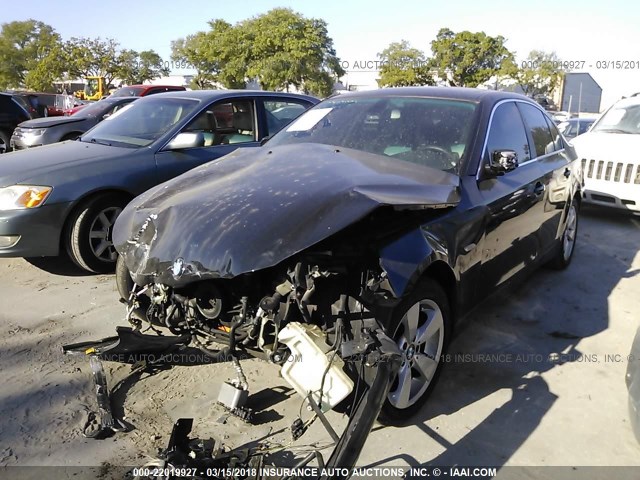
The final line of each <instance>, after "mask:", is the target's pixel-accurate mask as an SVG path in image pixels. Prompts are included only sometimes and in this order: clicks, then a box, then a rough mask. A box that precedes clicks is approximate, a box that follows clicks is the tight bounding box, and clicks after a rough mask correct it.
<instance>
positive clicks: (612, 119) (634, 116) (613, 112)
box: [591, 104, 640, 134]
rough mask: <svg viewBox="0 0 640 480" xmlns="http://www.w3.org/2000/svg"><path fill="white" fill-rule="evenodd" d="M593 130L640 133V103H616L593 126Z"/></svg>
mask: <svg viewBox="0 0 640 480" xmlns="http://www.w3.org/2000/svg"><path fill="white" fill-rule="evenodd" d="M591 131H592V132H608V133H631V134H639V133H640V104H636V105H628V104H627V105H624V104H622V105H615V106H614V107H612V108H611V109H610V110H609V111H607V113H605V114H604V115H603V116H602V118H601V119H600V121H599V122H598V123H597V124H596V125H595V126H594V127H593V129H592V130H591Z"/></svg>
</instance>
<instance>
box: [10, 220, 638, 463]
mask: <svg viewBox="0 0 640 480" xmlns="http://www.w3.org/2000/svg"><path fill="white" fill-rule="evenodd" d="M639 249H640V219H639V218H638V217H628V216H622V215H617V214H611V213H608V212H599V211H586V212H584V213H583V214H582V216H581V223H580V234H579V240H578V245H577V251H576V256H575V258H574V263H573V264H572V266H571V267H570V268H569V269H568V270H566V271H564V272H554V271H549V270H541V271H539V272H538V273H536V274H535V275H534V276H533V277H532V278H531V279H530V281H529V282H528V283H527V284H525V285H523V286H522V287H520V288H519V289H517V290H516V291H515V292H514V293H512V294H511V295H509V296H505V298H503V299H499V300H498V301H497V302H495V303H494V304H493V305H490V306H489V305H487V306H485V307H483V308H482V309H481V310H479V311H478V312H477V313H476V314H474V315H473V318H471V319H470V322H469V324H468V326H466V327H465V328H464V329H462V330H461V331H460V332H459V334H458V336H457V337H456V338H455V339H454V341H453V343H452V345H451V348H450V351H449V356H448V357H447V358H446V360H447V365H446V366H445V369H444V371H443V375H442V377H441V379H440V383H439V384H438V386H437V388H436V389H435V391H434V392H433V395H432V397H431V399H430V400H429V402H428V403H427V405H426V406H425V408H424V409H423V411H422V412H421V413H420V414H419V415H418V416H417V417H416V418H415V422H414V423H413V424H412V425H411V426H407V427H403V428H390V427H382V426H378V427H376V428H375V430H374V432H373V433H372V435H371V436H370V437H369V440H368V442H367V444H366V447H365V450H364V452H363V454H362V456H361V460H360V462H359V463H360V464H361V465H363V466H367V465H377V466H379V465H389V466H408V465H491V466H498V467H501V466H554V465H555V466H574V467H575V466H609V465H617V466H640V446H639V445H638V443H637V442H636V440H635V438H634V436H633V433H632V431H631V428H630V425H629V420H628V410H627V392H626V388H625V383H624V374H625V369H626V362H627V359H626V356H627V354H628V353H629V349H630V347H631V342H632V339H633V335H634V334H635V331H636V328H637V326H638V312H639V311H640V295H638V292H639V291H640V276H638V275H637V273H638V270H639V268H640V255H639V254H638V251H639ZM36 263H37V265H34V264H32V263H29V262H27V261H25V260H23V259H10V260H8V259H3V260H0V338H2V340H1V341H0V466H13V465H23V466H26V465H32V466H49V465H56V466H75V465H102V466H103V467H104V468H106V470H108V469H109V468H110V467H111V466H118V465H142V464H144V463H145V462H147V461H148V460H149V458H150V457H152V456H153V455H154V454H155V451H156V449H157V448H159V447H163V446H165V445H166V443H167V440H168V436H169V433H170V431H171V425H172V423H173V422H174V421H175V419H177V418H180V417H184V416H193V417H195V419H196V420H195V424H196V431H195V432H194V433H196V434H201V435H203V436H206V435H209V434H210V435H214V436H218V437H220V436H221V437H222V438H221V441H222V442H223V443H224V444H226V445H239V444H243V443H246V442H248V441H250V440H253V439H257V438H260V437H263V436H266V435H269V434H273V435H274V437H273V441H274V445H276V444H277V443H279V442H281V443H288V442H289V441H290V434H289V432H288V431H287V427H288V426H289V425H290V423H291V420H292V419H293V418H294V416H295V415H297V413H298V409H299V406H300V398H298V397H297V394H295V392H293V391H292V390H291V389H290V388H288V386H287V385H286V383H285V382H284V381H283V380H282V379H281V378H279V376H278V370H277V369H276V368H275V367H274V366H271V365H269V364H267V363H265V362H262V361H259V360H250V361H248V362H246V372H247V376H248V380H249V383H250V386H251V391H252V392H253V393H257V394H258V395H257V396H256V397H259V398H260V401H261V402H262V404H261V407H262V408H263V410H262V412H261V413H260V420H259V422H258V423H259V425H258V426H257V427H255V428H254V429H253V432H252V433H251V434H250V433H247V432H246V428H245V427H244V425H243V424H242V422H241V421H240V420H238V419H235V418H225V415H224V414H223V413H224V412H222V410H220V409H219V407H216V406H215V398H216V394H217V390H218V388H219V385H220V383H221V382H222V381H225V380H228V379H231V378H233V377H234V376H233V369H232V368H231V366H230V365H206V366H196V367H179V368H174V369H172V370H166V371H161V372H159V373H158V374H156V375H153V376H148V377H146V378H142V379H140V380H139V381H138V382H129V383H127V384H126V388H124V389H122V390H123V391H122V392H121V394H120V395H119V397H118V399H117V400H118V402H120V404H121V405H120V407H119V408H122V409H124V410H123V411H124V414H125V415H126V419H127V421H128V422H130V423H131V424H132V425H133V426H134V427H135V429H134V430H133V431H131V432H129V433H121V434H117V435H116V436H114V437H112V438H110V439H106V440H101V441H100V440H90V439H86V438H83V437H82V435H81V428H82V425H83V423H84V421H85V418H86V412H87V411H89V410H93V409H95V399H94V396H93V393H92V381H91V377H90V369H89V365H88V362H87V361H86V360H85V359H83V358H77V357H68V356H64V355H63V354H62V352H61V348H60V347H61V345H63V344H66V343H71V342H77V341H83V340H90V339H96V338H101V337H107V336H110V335H113V334H114V327H115V326H116V325H121V324H123V317H124V307H123V306H122V305H121V304H119V303H118V296H117V293H116V290H115V286H114V281H113V276H111V275H100V276H91V275H89V276H87V275H82V274H80V273H79V272H77V271H75V270H73V269H69V268H67V266H66V265H65V264H64V263H61V262H56V261H47V262H42V261H39V262H36ZM39 267H44V268H46V270H48V271H44V270H42V269H41V268H39ZM109 374H110V382H111V384H112V385H113V384H115V382H117V381H118V380H121V379H125V377H126V376H127V374H128V367H127V366H118V365H116V364H110V365H109ZM269 387H277V388H276V392H275V393H273V394H271V395H269V394H268V388H269ZM278 402H279V403H278ZM331 418H332V419H333V420H334V421H335V422H336V424H337V425H341V424H344V422H345V418H344V417H343V416H342V415H340V414H338V413H332V414H331ZM328 440H329V437H328V436H327V435H326V434H325V433H324V431H323V430H322V427H321V425H320V424H319V422H316V424H314V425H313V426H312V428H311V430H310V431H309V433H308V434H307V435H305V436H304V437H303V438H302V439H301V440H300V441H299V443H300V444H301V445H302V446H301V447H300V448H299V450H300V451H304V449H305V447H304V446H305V445H308V444H311V443H314V442H317V444H323V442H325V443H326V442H328ZM638 473H639V474H640V468H639V469H638Z"/></svg>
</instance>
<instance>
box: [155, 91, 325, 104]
mask: <svg viewBox="0 0 640 480" xmlns="http://www.w3.org/2000/svg"><path fill="white" fill-rule="evenodd" d="M159 97H162V98H168V97H171V98H191V99H194V100H199V101H205V102H208V101H213V100H217V99H219V98H227V97H282V98H299V99H301V100H307V101H313V102H318V99H317V98H315V97H312V96H309V95H302V94H298V93H286V92H269V91H265V90H183V91H171V92H162V93H156V94H155V95H150V96H149V97H144V99H147V98H159Z"/></svg>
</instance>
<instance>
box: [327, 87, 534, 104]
mask: <svg viewBox="0 0 640 480" xmlns="http://www.w3.org/2000/svg"><path fill="white" fill-rule="evenodd" d="M383 96H403V97H404V96H406V97H431V98H445V99H450V100H466V101H470V102H476V103H489V104H493V103H497V102H499V101H501V100H506V99H517V100H526V101H527V102H529V103H531V104H533V105H537V103H536V102H535V101H534V100H532V99H530V98H529V97H526V96H524V95H520V94H519V93H512V92H503V91H497V90H484V89H481V88H465V87H394V88H381V89H378V90H364V91H357V92H346V93H343V94H341V95H340V97H341V98H342V97H344V98H348V97H376V98H379V97H383ZM334 98H335V97H334Z"/></svg>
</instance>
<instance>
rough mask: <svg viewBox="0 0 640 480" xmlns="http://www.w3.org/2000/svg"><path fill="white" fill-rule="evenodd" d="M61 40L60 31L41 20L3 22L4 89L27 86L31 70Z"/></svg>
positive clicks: (0, 61) (0, 64) (0, 71)
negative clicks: (26, 82)
mask: <svg viewBox="0 0 640 480" xmlns="http://www.w3.org/2000/svg"><path fill="white" fill-rule="evenodd" d="M59 44H60V35H59V34H58V33H56V31H55V30H54V29H53V27H51V26H50V25H47V24H46V23H43V22H40V21H37V20H32V19H30V20H25V21H15V22H10V23H3V24H2V29H1V30H0V89H5V88H17V87H24V86H25V79H26V77H27V74H28V73H29V72H30V71H31V70H33V69H35V68H36V67H37V66H38V64H39V63H40V62H41V61H42V60H44V59H45V58H46V57H47V56H48V55H49V52H51V51H52V50H53V49H55V48H56V47H57V46H59Z"/></svg>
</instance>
